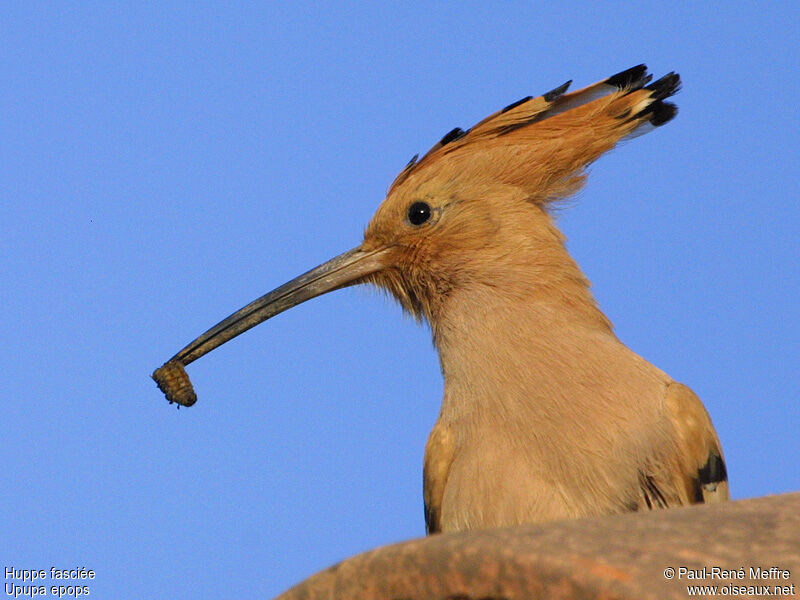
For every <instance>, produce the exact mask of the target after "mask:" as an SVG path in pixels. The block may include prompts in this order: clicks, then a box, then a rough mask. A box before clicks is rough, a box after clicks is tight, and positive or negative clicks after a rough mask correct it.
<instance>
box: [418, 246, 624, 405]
mask: <svg viewBox="0 0 800 600" xmlns="http://www.w3.org/2000/svg"><path fill="white" fill-rule="evenodd" d="M551 246H552V247H548V248H546V249H545V251H543V250H542V248H538V249H537V251H536V252H535V253H531V254H530V255H528V256H526V253H525V252H524V251H522V252H518V253H515V254H514V255H513V256H506V257H503V258H502V259H501V258H499V257H498V259H497V260H496V261H495V263H494V264H493V266H492V268H491V274H488V273H487V274H486V276H484V277H480V278H478V277H476V278H474V280H473V284H472V285H468V286H464V287H461V288H457V289H453V290H452V291H451V293H450V294H449V295H448V298H447V301H446V302H445V303H443V305H442V307H441V311H440V312H439V313H438V314H436V315H433V318H432V319H431V325H432V329H433V334H434V343H435V345H436V347H437V349H438V351H439V356H440V360H441V367H442V373H443V375H444V378H445V403H444V405H443V415H444V414H446V413H450V415H451V416H457V415H458V414H459V413H461V412H463V411H470V410H491V411H497V410H500V411H502V410H505V408H506V406H505V405H506V404H507V402H506V399H507V398H509V397H515V398H518V397H519V396H520V395H526V396H528V397H530V396H532V395H536V396H539V395H543V396H547V397H549V398H559V397H564V395H565V394H564V393H556V391H557V390H566V388H567V387H569V386H571V385H575V384H576V373H578V372H582V373H591V371H592V369H602V368H603V366H602V362H603V357H602V354H603V353H604V352H611V353H614V352H618V351H619V349H624V350H625V351H627V349H625V348H624V346H622V344H620V343H619V341H618V340H617V338H616V336H615V335H614V333H613V331H612V326H611V323H610V322H609V320H608V319H607V318H606V317H605V315H604V314H603V313H602V312H601V311H600V309H599V308H598V307H597V305H596V303H595V301H594V298H593V297H592V295H591V293H590V291H589V283H588V281H587V280H586V278H585V277H584V276H583V274H582V273H581V271H580V269H579V268H578V266H577V264H575V262H574V261H573V260H572V258H571V257H570V256H569V255H568V254H567V251H566V249H565V248H564V246H563V244H562V243H560V240H559V243H556V244H552V245H551ZM588 376H589V377H590V376H591V375H588ZM514 402H516V400H512V403H514ZM536 406H537V404H536V403H532V404H531V410H534V411H535V410H536ZM542 409H544V410H547V411H549V412H548V415H549V416H550V417H552V416H554V412H553V410H554V407H552V406H549V407H544V406H543V407H542Z"/></svg>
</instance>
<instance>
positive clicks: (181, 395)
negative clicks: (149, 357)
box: [152, 360, 197, 406]
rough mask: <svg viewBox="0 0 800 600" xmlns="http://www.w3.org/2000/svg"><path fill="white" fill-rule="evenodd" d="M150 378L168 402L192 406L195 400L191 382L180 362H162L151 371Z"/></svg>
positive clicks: (195, 395) (195, 396)
mask: <svg viewBox="0 0 800 600" xmlns="http://www.w3.org/2000/svg"><path fill="white" fill-rule="evenodd" d="M152 378H153V380H154V381H155V382H156V384H157V385H158V389H160V390H161V391H162V392H164V395H165V396H166V398H167V400H168V401H169V403H170V404H172V403H173V402H176V403H177V404H179V405H180V406H192V405H193V404H194V403H195V402H197V394H195V391H194V388H193V387H192V382H191V381H190V380H189V376H188V375H187V374H186V369H184V367H183V365H182V364H181V363H180V362H178V361H174V360H173V361H169V362H166V363H164V365H163V366H161V367H159V368H158V369H156V370H155V371H153V375H152Z"/></svg>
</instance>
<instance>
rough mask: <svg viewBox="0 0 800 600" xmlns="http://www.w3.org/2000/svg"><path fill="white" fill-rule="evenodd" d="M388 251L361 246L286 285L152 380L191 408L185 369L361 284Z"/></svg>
mask: <svg viewBox="0 0 800 600" xmlns="http://www.w3.org/2000/svg"><path fill="white" fill-rule="evenodd" d="M388 250H389V249H388V248H379V249H377V250H362V249H361V247H360V246H359V247H357V248H353V249H352V250H349V251H348V252H345V253H344V254H340V255H339V256H337V257H335V258H332V259H331V260H329V261H328V262H326V263H323V264H321V265H320V266H318V267H316V268H314V269H311V270H310V271H308V272H307V273H303V274H302V275H300V276H299V277H296V278H294V279H292V280H291V281H288V282H287V283H284V284H283V285H282V286H280V287H278V288H275V289H274V290H272V291H271V292H269V293H268V294H265V295H263V296H261V297H260V298H259V299H258V300H254V301H253V302H251V303H250V304H248V305H247V306H245V307H244V308H242V309H240V310H238V311H236V312H235V313H233V314H232V315H231V316H229V317H228V318H227V319H224V320H223V321H221V322H219V323H217V324H216V325H214V327H212V328H211V329H209V330H208V331H206V332H205V333H204V334H202V335H201V336H200V337H198V338H197V339H196V340H194V341H193V342H191V343H190V344H189V345H187V346H186V347H185V348H184V349H183V350H181V351H180V352H178V353H177V354H176V355H175V356H173V357H172V358H171V359H169V360H168V361H167V362H166V363H164V366H162V367H160V368H158V369H156V371H155V372H154V373H153V379H155V381H156V383H158V386H159V387H160V388H161V390H162V391H163V392H164V394H165V395H166V396H167V399H168V400H170V402H178V403H179V404H183V405H184V406H191V405H192V404H194V402H195V401H196V399H197V397H196V396H195V395H194V390H192V389H191V383H190V382H189V378H188V376H187V375H186V373H185V371H184V370H183V367H184V366H186V365H188V364H189V363H191V362H193V361H195V360H197V359H198V358H200V357H201V356H203V355H204V354H208V353H209V352H211V351H212V350H213V349H214V348H216V347H217V346H221V345H222V344H224V343H225V342H227V341H228V340H231V339H233V338H235V337H236V336H237V335H239V334H240V333H244V332H245V331H247V330H248V329H250V328H251V327H255V326H256V325H258V324H259V323H262V322H263V321H266V320H267V319H269V318H270V317H274V316H275V315H277V314H278V313H281V312H283V311H285V310H287V309H289V308H292V307H293V306H297V305H298V304H300V303H302V302H305V301H306V300H310V299H311V298H314V297H316V296H320V295H322V294H324V293H326V292H330V291H333V290H337V289H339V288H343V287H347V286H349V285H353V284H355V283H359V281H360V280H362V279H363V278H364V277H366V276H367V275H370V274H372V273H375V272H377V271H380V270H381V269H383V268H384V267H385V266H386V262H385V259H386V255H387V253H388Z"/></svg>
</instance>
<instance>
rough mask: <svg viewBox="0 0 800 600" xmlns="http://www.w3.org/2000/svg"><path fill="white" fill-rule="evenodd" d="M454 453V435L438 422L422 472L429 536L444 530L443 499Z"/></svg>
mask: <svg viewBox="0 0 800 600" xmlns="http://www.w3.org/2000/svg"><path fill="white" fill-rule="evenodd" d="M454 452H455V445H454V441H453V435H452V434H451V433H450V430H449V429H448V428H447V426H446V425H444V424H443V423H442V422H441V421H437V422H436V425H434V426H433V431H431V435H430V436H429V437H428V443H427V444H426V446H425V467H424V469H423V472H422V480H423V481H422V487H423V498H424V500H425V532H426V533H427V534H428V535H430V534H432V533H439V532H440V531H441V530H442V497H443V496H444V486H445V483H446V482H447V475H448V473H449V471H450V465H451V464H452V462H453V455H454Z"/></svg>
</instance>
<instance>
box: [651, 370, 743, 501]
mask: <svg viewBox="0 0 800 600" xmlns="http://www.w3.org/2000/svg"><path fill="white" fill-rule="evenodd" d="M665 408H666V410H667V415H668V418H669V419H670V421H671V422H672V425H673V429H674V431H675V435H676V445H675V456H674V457H673V458H672V460H668V461H666V463H664V464H662V465H661V469H660V472H658V471H653V472H652V473H644V472H641V473H640V483H641V493H642V507H646V508H666V507H668V506H676V505H685V504H699V503H712V502H723V501H725V500H729V499H730V493H729V489H728V473H727V469H726V468H725V459H724V457H723V454H722V447H721V446H720V443H719V438H718V437H717V432H716V431H715V430H714V426H713V425H712V423H711V418H710V417H709V415H708V412H707V411H706V409H705V407H704V406H703V403H702V402H701V401H700V399H699V398H698V397H697V395H696V394H695V393H694V392H693V391H692V390H691V389H689V388H688V387H686V386H685V385H683V384H682V383H674V382H673V383H671V384H670V385H669V387H668V388H667V394H666V398H665Z"/></svg>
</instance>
